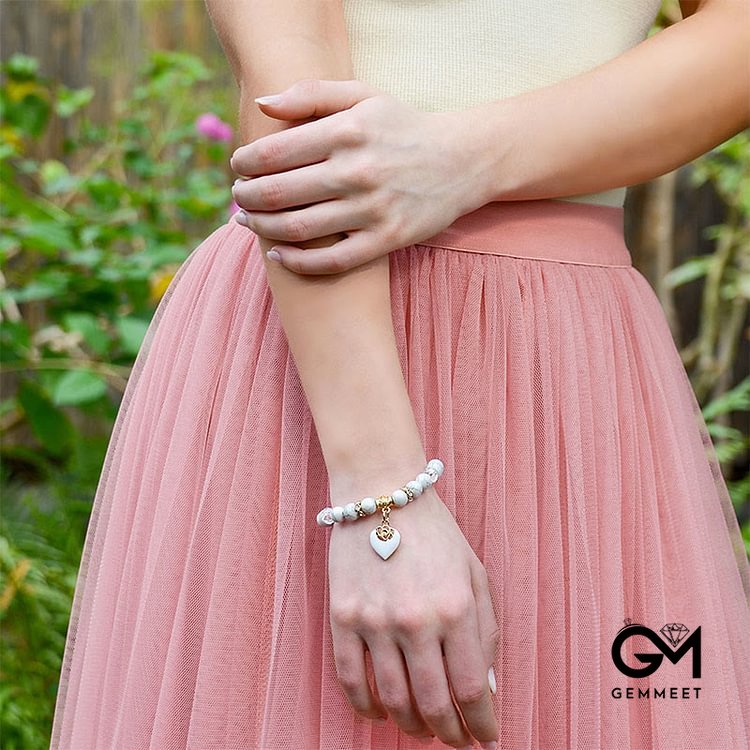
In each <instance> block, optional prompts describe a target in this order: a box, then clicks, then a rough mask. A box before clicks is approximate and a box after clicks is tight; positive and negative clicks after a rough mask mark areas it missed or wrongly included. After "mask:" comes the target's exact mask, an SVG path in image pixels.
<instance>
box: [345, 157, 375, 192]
mask: <svg viewBox="0 0 750 750" xmlns="http://www.w3.org/2000/svg"><path fill="white" fill-rule="evenodd" d="M379 174H380V168H379V167H378V165H377V164H375V163H374V162H372V161H369V160H364V159H362V160H360V161H356V162H353V163H352V164H351V166H350V168H349V181H350V183H351V184H352V185H353V186H354V187H355V188H364V189H368V188H372V187H375V186H376V185H377V184H378V177H379Z"/></svg>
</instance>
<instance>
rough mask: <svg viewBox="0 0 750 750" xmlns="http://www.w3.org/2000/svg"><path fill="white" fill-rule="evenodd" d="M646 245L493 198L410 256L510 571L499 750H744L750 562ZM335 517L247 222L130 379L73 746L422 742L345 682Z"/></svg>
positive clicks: (76, 664) (195, 277)
mask: <svg viewBox="0 0 750 750" xmlns="http://www.w3.org/2000/svg"><path fill="white" fill-rule="evenodd" d="M622 224H623V211H622V209H620V208H613V207H607V206H596V205H590V204H583V203H574V202H572V201H558V200H543V201H522V202H515V203H492V204H488V205H487V206H484V207H482V208H481V209H479V210H478V211H475V212H473V213H471V214H467V215H465V216H462V217H460V218H459V219H458V220H457V221H456V222H455V223H454V224H453V225H451V226H450V227H448V228H447V229H446V230H445V231H443V232H441V233H439V234H438V235H436V236H435V237H432V238H430V239H428V240H426V241H425V242H423V243H419V244H416V245H412V246H409V247H404V248H400V249H398V250H395V251H394V252H392V253H391V254H390V256H389V257H390V271H391V275H390V292H391V307H392V311H393V325H394V329H395V334H396V341H397V344H398V349H399V355H400V358H401V364H402V367H403V372H404V375H405V379H406V382H407V386H408V390H409V394H410V397H411V401H412V404H413V408H414V412H415V415H416V419H417V423H418V425H419V427H420V430H421V434H422V437H423V441H424V446H425V450H426V455H427V456H428V457H432V456H437V457H439V458H441V459H442V460H443V461H444V463H445V467H446V468H445V472H444V474H443V476H442V478H441V480H440V483H439V495H440V497H441V498H442V500H443V502H445V503H446V505H447V506H448V507H449V508H450V510H451V512H452V513H453V514H454V516H455V518H456V521H457V523H458V524H459V525H460V527H461V529H462V531H463V532H464V534H465V536H466V538H467V540H468V541H469V543H470V544H471V546H472V547H473V549H474V551H475V552H476V554H477V555H478V557H479V558H480V559H481V560H482V561H483V563H484V565H485V567H486V569H487V572H488V575H489V581H490V585H491V592H492V599H493V604H494V609H495V613H496V617H497V621H498V624H499V625H500V627H501V639H500V643H499V645H498V648H497V651H496V658H495V661H494V669H495V674H496V680H497V692H496V694H495V695H494V696H493V698H492V700H493V703H494V707H495V711H496V714H497V719H498V724H499V727H500V743H499V747H500V748H502V749H503V750H526V749H531V748H534V749H539V750H553V749H557V748H580V749H581V750H593V749H595V748H605V749H607V750H626V749H627V750H630V749H631V748H644V749H645V748H649V749H651V748H654V749H657V750H662V749H664V750H665V749H667V748H668V749H669V750H674V749H675V748H680V750H687V749H689V748H694V749H695V750H712V749H715V750H727V749H729V748H736V749H737V750H739V749H740V748H745V749H746V748H748V746H750V609H749V608H748V599H749V598H750V567H749V566H748V561H747V557H746V556H745V553H744V550H743V545H742V541H741V538H740V533H739V528H738V524H737V520H736V517H735V515H734V511H733V508H732V505H731V502H730V499H729V496H728V494H727V489H726V486H725V484H724V482H723V480H722V477H721V474H720V472H719V467H718V464H717V461H716V456H715V454H714V450H713V446H712V444H711V440H710V438H709V434H708V432H707V430H706V426H705V424H704V422H703V419H702V415H701V412H700V410H699V407H698V404H697V402H696V399H695V396H694V393H693V391H692V389H691V386H690V382H689V380H688V378H687V375H686V373H685V370H684V368H683V365H682V362H681V360H680V357H679V354H678V352H677V350H676V348H675V344H674V341H673V339H672V336H671V333H670V330H669V328H668V325H667V322H666V318H665V316H664V314H663V311H662V308H661V306H660V304H659V301H658V299H657V297H656V296H655V294H654V292H653V291H652V289H651V287H650V286H649V284H648V282H647V281H646V279H645V278H644V277H643V276H642V275H641V274H640V273H639V272H638V271H637V270H636V269H635V268H634V267H633V266H632V264H631V260H630V254H629V252H628V249H627V247H626V245H625V243H624V240H623V226H622ZM420 468H421V467H415V470H418V469H420ZM328 499H329V498H328V480H327V475H326V468H325V464H324V461H323V457H322V453H321V448H320V444H319V442H318V438H317V435H316V432H315V428H314V424H313V422H312V419H311V415H310V412H309V409H308V406H307V402H306V399H305V396H304V392H303V390H302V387H301V384H300V380H299V377H298V373H297V370H296V368H295V364H294V361H293V359H292V356H291V355H290V351H289V349H288V345H287V341H286V337H285V334H284V331H283V328H282V327H281V325H280V322H279V317H278V314H277V309H276V307H275V306H274V304H273V298H272V295H271V292H270V290H269V286H268V284H267V280H266V276H265V269H264V266H263V262H262V259H261V257H260V250H259V247H258V241H257V237H256V235H254V234H253V233H252V232H251V231H249V230H247V229H245V228H243V227H242V226H240V225H238V224H236V223H235V222H234V221H229V222H228V223H227V224H225V225H224V226H222V227H220V228H219V229H217V230H216V231H215V232H214V233H213V234H211V236H209V237H208V238H207V239H206V240H205V241H203V242H202V243H201V244H200V245H199V246H198V247H197V248H196V249H195V250H194V251H193V252H192V254H191V255H190V256H189V258H188V259H187V260H186V261H185V263H184V264H183V265H182V266H181V267H180V269H179V271H178V273H177V275H176V276H175V278H174V279H173V281H172V283H171V285H170V286H169V288H168V290H167V292H166V294H165V296H164V297H163V299H162V301H161V303H160V305H159V308H158V310H157V312H156V314H155V317H154V319H153V322H152V323H151V326H150V328H149V330H148V333H147V336H146V339H145V341H144V344H143V347H142V349H141V352H140V354H139V356H138V358H137V361H136V363H135V367H134V370H133V372H132V375H131V377H130V380H129V382H128V387H127V390H126V392H125V395H124V399H123V402H122V405H121V408H120V411H119V414H118V417H117V421H116V423H115V427H114V431H113V434H112V438H111V442H110V446H109V450H108V453H107V457H106V461H105V465H104V469H103V472H102V475H101V480H100V483H99V487H98V489H97V493H96V497H95V500H94V507H93V513H92V516H91V521H90V525H89V530H88V534H87V538H86V544H85V551H84V555H83V559H82V562H81V568H80V574H79V578H78V583H77V589H76V596H75V600H74V604H73V611H72V617H71V621H70V627H69V632H68V639H67V646H66V651H65V657H64V663H63V669H62V673H61V680H60V686H59V691H58V700H57V706H56V714H55V723H54V727H53V736H52V744H51V747H52V750H57V749H58V748H69V749H70V750H94V749H96V750H105V749H109V748H118V749H122V750H140V749H142V748H150V749H151V750H169V749H171V748H175V749H177V748H180V749H183V748H192V749H194V750H234V749H236V750H253V749H256V748H257V749H259V750H292V749H294V750H300V749H305V750H319V749H323V750H368V749H377V750H406V749H407V748H413V749H416V748H419V749H420V750H422V748H424V747H428V746H426V745H423V744H421V743H419V742H417V741H416V740H415V739H414V738H411V737H409V736H407V735H405V734H403V733H402V732H401V731H400V730H399V728H398V726H397V725H396V724H395V723H394V722H393V721H392V720H391V719H389V720H388V722H386V723H385V724H384V725H377V724H375V723H373V722H371V721H370V720H368V719H365V718H363V717H361V716H359V715H358V714H355V713H354V712H353V710H352V709H351V708H350V706H349V704H348V702H347V700H346V698H345V696H344V694H343V692H342V691H341V689H340V688H339V685H338V683H337V681H336V667H335V662H334V657H333V650H332V641H331V631H330V626H329V619H328V590H327V575H326V569H327V545H328V537H329V531H328V530H327V529H325V528H322V527H320V526H318V525H317V524H316V514H317V512H318V510H319V509H320V508H322V507H323V506H325V505H327V504H328ZM373 557H374V555H373ZM374 564H375V563H374ZM382 564H383V565H387V563H382ZM393 593H394V596H398V592H397V591H394V592H393ZM639 654H640V655H641V656H640V657H639ZM431 746H432V747H436V748H437V747H444V745H443V743H442V742H440V741H439V740H438V739H435V740H433V744H432V745H431ZM475 747H479V745H478V743H475Z"/></svg>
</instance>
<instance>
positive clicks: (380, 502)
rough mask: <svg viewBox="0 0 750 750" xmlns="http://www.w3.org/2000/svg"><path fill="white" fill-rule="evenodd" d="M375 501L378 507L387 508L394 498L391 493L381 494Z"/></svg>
mask: <svg viewBox="0 0 750 750" xmlns="http://www.w3.org/2000/svg"><path fill="white" fill-rule="evenodd" d="M375 502H376V504H377V507H378V508H387V507H388V506H389V505H391V503H392V502H393V498H392V497H391V496H390V495H380V496H378V499H377V500H376V501H375Z"/></svg>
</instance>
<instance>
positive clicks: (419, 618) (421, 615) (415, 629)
mask: <svg viewBox="0 0 750 750" xmlns="http://www.w3.org/2000/svg"><path fill="white" fill-rule="evenodd" d="M428 622H429V617H428V615H427V613H426V612H424V611H423V610H421V609H417V608H408V607H404V608H402V609H401V610H399V611H398V612H396V613H394V614H393V617H392V628H393V629H394V630H395V631H397V632H399V633H401V634H403V635H410V634H414V633H420V632H421V631H422V630H423V629H424V627H425V626H426V625H427V624H428Z"/></svg>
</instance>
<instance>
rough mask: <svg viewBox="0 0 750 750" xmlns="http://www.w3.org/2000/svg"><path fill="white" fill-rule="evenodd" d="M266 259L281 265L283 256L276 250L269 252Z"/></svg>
mask: <svg viewBox="0 0 750 750" xmlns="http://www.w3.org/2000/svg"><path fill="white" fill-rule="evenodd" d="M266 258H268V260H273V261H275V262H276V263H281V256H280V255H279V254H278V253H277V252H276V251H275V250H269V251H268V252H267V253H266Z"/></svg>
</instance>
